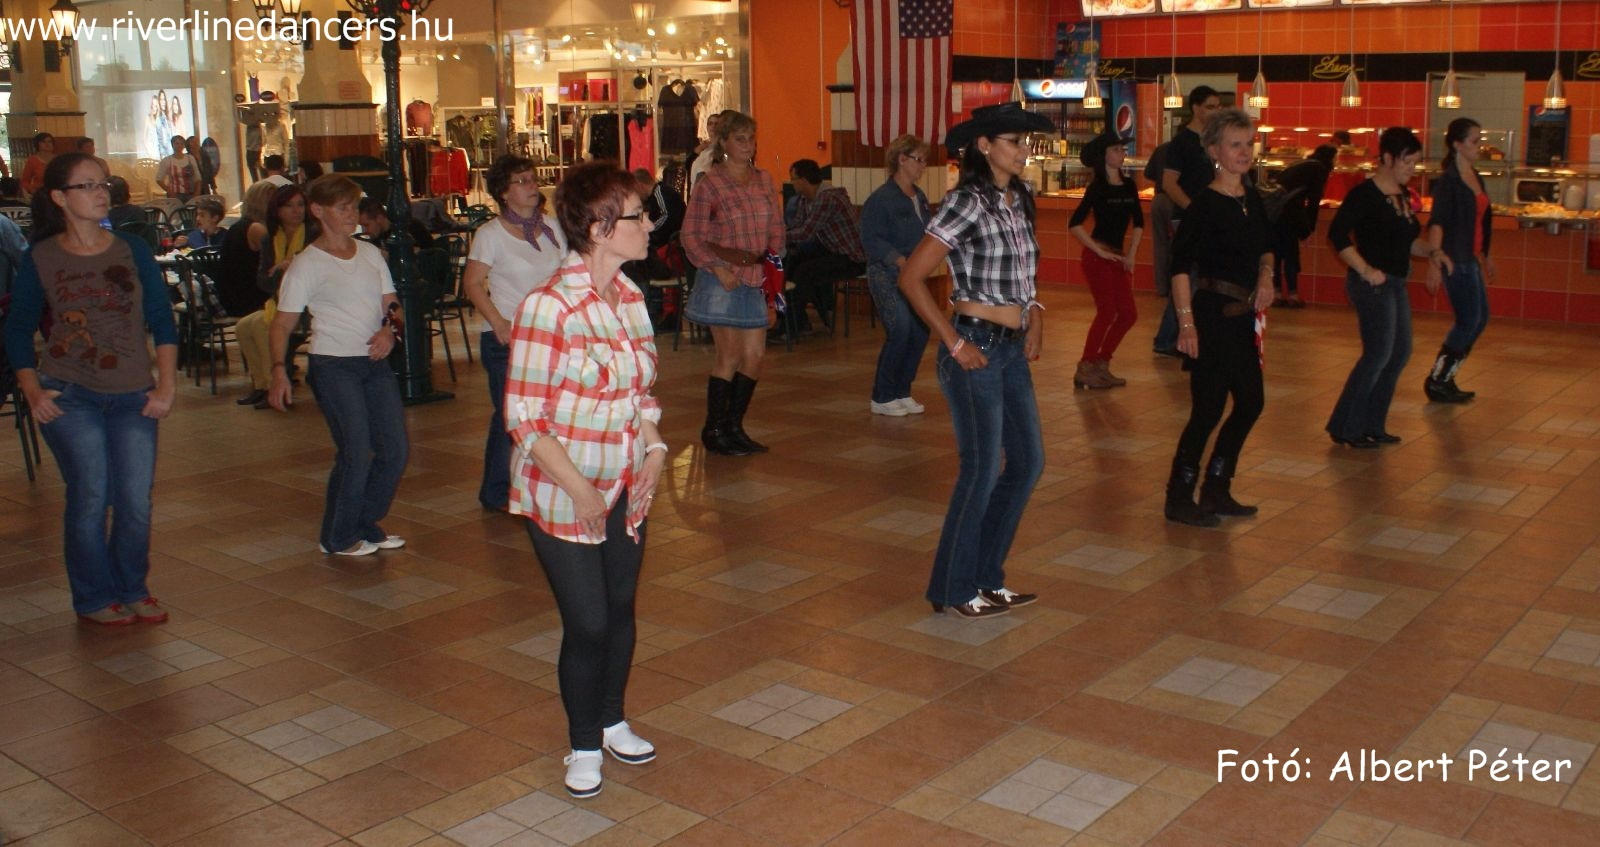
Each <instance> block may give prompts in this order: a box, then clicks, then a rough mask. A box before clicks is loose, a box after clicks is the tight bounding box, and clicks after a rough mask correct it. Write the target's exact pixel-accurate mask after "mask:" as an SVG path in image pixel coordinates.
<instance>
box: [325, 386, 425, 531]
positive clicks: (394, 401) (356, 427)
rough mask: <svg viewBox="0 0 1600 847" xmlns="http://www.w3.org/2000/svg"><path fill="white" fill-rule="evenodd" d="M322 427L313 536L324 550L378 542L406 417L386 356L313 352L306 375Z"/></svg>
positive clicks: (403, 447) (401, 465)
mask: <svg viewBox="0 0 1600 847" xmlns="http://www.w3.org/2000/svg"><path fill="white" fill-rule="evenodd" d="M306 382H308V383H310V384H311V393H312V394H313V395H315V396H316V398H317V405H318V406H319V407H321V409H322V416H323V418H325V419H327V421H328V431H329V432H331V433H332V434H333V446H334V447H335V448H336V450H337V452H336V453H335V454H334V457H333V470H332V471H331V472H330V473H329V474H328V502H327V504H326V505H325V506H324V507H323V510H322V534H321V536H320V537H319V538H318V540H319V541H321V542H322V546H323V547H326V548H327V549H328V550H329V551H339V550H344V549H347V548H349V547H351V546H353V545H354V544H355V543H356V542H358V541H362V540H366V541H382V540H383V539H384V532H383V530H382V529H380V528H379V527H378V521H381V520H383V517H384V515H387V514H388V513H389V504H390V503H393V502H394V494H395V491H397V490H399V488H400V477H401V476H403V475H404V474H405V472H406V454H407V450H408V445H407V443H406V419H405V409H404V407H403V406H402V405H401V403H400V382H399V380H398V379H396V378H395V375H394V369H392V368H390V367H389V362H388V361H387V360H379V361H376V362H374V361H372V360H371V359H368V358H367V357H365V356H316V355H313V356H312V357H311V366H310V368H309V370H308V372H307V374H306Z"/></svg>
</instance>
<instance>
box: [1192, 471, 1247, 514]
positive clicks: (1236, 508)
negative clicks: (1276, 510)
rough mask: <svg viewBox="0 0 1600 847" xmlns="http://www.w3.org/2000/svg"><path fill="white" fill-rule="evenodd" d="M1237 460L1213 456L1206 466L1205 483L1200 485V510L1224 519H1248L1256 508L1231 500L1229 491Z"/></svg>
mask: <svg viewBox="0 0 1600 847" xmlns="http://www.w3.org/2000/svg"><path fill="white" fill-rule="evenodd" d="M1238 461H1239V460H1238V459H1227V458H1224V457H1222V456H1216V455H1213V456H1212V457H1211V461H1210V463H1208V464H1207V465H1206V479H1205V482H1202V483H1200V509H1201V510H1202V511H1205V512H1210V513H1211V514H1213V515H1220V516H1222V517H1225V518H1237V517H1248V516H1250V515H1253V514H1255V513H1256V507H1254V506H1246V505H1243V504H1241V503H1240V502H1239V501H1237V500H1235V499H1233V495H1232V494H1231V493H1229V489H1230V488H1231V487H1232V485H1233V469H1234V467H1235V466H1236V465H1237V464H1238Z"/></svg>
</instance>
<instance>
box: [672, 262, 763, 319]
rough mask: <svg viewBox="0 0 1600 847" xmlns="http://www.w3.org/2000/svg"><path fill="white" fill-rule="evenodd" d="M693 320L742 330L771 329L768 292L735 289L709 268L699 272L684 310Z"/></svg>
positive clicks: (745, 288)
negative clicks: (768, 319) (768, 320)
mask: <svg viewBox="0 0 1600 847" xmlns="http://www.w3.org/2000/svg"><path fill="white" fill-rule="evenodd" d="M683 313H684V315H686V316H687V317H688V318H689V320H691V321H693V322H695V323H697V324H702V325H705V326H732V327H738V328H740V329H766V328H767V295H766V293H765V292H763V291H762V290H761V289H759V288H752V287H751V286H748V285H740V286H738V287H737V288H735V289H733V290H732V291H729V290H727V289H726V288H723V287H722V281H721V280H719V279H717V275H716V274H714V273H712V272H711V270H710V269H709V268H700V269H699V270H697V271H695V277H694V290H693V291H691V292H689V303H688V305H687V306H686V307H684V310H683Z"/></svg>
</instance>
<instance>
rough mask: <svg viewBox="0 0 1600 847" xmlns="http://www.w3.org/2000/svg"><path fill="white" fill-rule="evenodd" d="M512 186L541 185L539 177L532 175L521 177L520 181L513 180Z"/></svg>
mask: <svg viewBox="0 0 1600 847" xmlns="http://www.w3.org/2000/svg"><path fill="white" fill-rule="evenodd" d="M510 184H511V185H538V184H539V179H538V177H535V176H533V175H532V174H529V175H528V176H525V177H521V178H520V179H513V180H511V182H510Z"/></svg>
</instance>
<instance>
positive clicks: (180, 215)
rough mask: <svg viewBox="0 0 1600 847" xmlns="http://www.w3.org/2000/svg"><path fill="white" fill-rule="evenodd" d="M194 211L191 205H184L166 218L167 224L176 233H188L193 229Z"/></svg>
mask: <svg viewBox="0 0 1600 847" xmlns="http://www.w3.org/2000/svg"><path fill="white" fill-rule="evenodd" d="M196 211H197V210H196V209H195V205H194V204H193V203H185V204H183V205H182V206H179V207H178V210H177V211H176V212H173V213H172V215H170V216H169V217H168V223H170V224H172V226H173V228H174V229H176V230H177V231H178V232H188V231H189V230H192V229H194V221H195V212H196Z"/></svg>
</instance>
